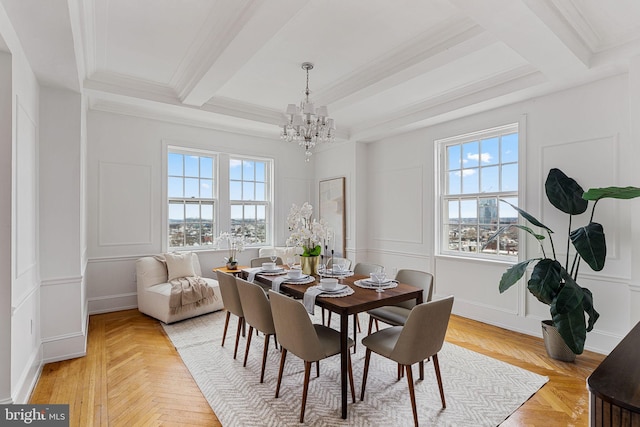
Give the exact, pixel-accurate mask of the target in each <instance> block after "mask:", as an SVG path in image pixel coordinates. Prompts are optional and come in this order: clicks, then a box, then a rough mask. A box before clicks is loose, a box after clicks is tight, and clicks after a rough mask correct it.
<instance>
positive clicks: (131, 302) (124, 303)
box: [88, 292, 138, 314]
mask: <svg viewBox="0 0 640 427" xmlns="http://www.w3.org/2000/svg"><path fill="white" fill-rule="evenodd" d="M88 307H89V314H100V313H111V312H113V311H122V310H130V309H132V308H138V294H137V292H129V293H125V294H115V295H108V296H104V297H95V298H89V306H88Z"/></svg>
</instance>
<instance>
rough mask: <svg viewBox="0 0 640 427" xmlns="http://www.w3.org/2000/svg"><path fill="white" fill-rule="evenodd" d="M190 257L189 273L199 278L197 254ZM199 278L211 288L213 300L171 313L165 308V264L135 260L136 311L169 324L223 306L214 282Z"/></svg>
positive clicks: (167, 288)
mask: <svg viewBox="0 0 640 427" xmlns="http://www.w3.org/2000/svg"><path fill="white" fill-rule="evenodd" d="M190 255H191V262H192V267H193V272H194V273H195V275H196V276H202V270H201V268H200V261H199V260H198V255H197V254H195V253H191V254H190ZM203 279H204V280H205V281H206V282H207V284H208V285H209V286H211V287H212V288H213V292H214V300H213V301H212V302H210V303H207V304H202V305H200V306H198V307H193V308H192V309H189V310H182V311H179V312H177V313H172V310H171V308H170V307H169V299H170V297H171V284H170V283H169V275H168V270H167V265H166V263H164V262H162V261H159V260H158V259H157V258H155V257H152V256H149V257H144V258H140V259H138V260H137V261H136V281H137V288H138V310H139V311H140V312H142V313H144V314H147V315H149V316H151V317H154V318H156V319H158V320H160V321H162V322H164V323H173V322H177V321H178V320H184V319H188V318H190V317H194V316H199V315H201V314H206V313H210V312H212V311H216V310H221V309H222V308H223V304H222V296H221V295H220V287H219V285H218V281H217V280H214V279H209V278H207V277H203Z"/></svg>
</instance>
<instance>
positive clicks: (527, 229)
mask: <svg viewBox="0 0 640 427" xmlns="http://www.w3.org/2000/svg"><path fill="white" fill-rule="evenodd" d="M511 228H519V229H520V230H524V231H526V232H527V233H529V234H530V235H532V236H533V237H534V238H535V239H536V240H544V239H545V237H544V236H543V235H542V234H538V233H536V232H535V231H533V230H532V229H531V228H529V227H527V226H526V225H520V224H511V225H507V226H504V227H500V228H499V229H498V231H496V232H495V233H493V234H492V235H491V236H490V237H489V238H488V239H487V241H486V242H484V244H483V245H482V250H484V249H485V248H486V247H487V246H488V245H489V243H491V242H493V241H494V240H496V239H497V238H498V237H499V236H500V235H501V234H502V233H504V232H505V231H507V230H509V229H511Z"/></svg>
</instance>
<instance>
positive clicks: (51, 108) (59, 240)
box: [38, 87, 88, 362]
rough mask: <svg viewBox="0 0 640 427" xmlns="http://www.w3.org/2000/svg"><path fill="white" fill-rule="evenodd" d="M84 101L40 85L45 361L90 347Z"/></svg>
mask: <svg viewBox="0 0 640 427" xmlns="http://www.w3.org/2000/svg"><path fill="white" fill-rule="evenodd" d="M84 116H85V112H84V104H83V102H82V96H81V95H80V94H78V93H75V92H72V91H69V90H65V89H53V88H48V87H42V88H41V90H40V117H41V123H40V130H41V131H40V163H39V169H38V170H39V173H40V232H39V234H40V254H41V255H40V259H41V266H40V276H41V281H42V285H41V300H42V303H41V313H42V341H43V357H44V361H45V362H51V361H56V360H60V359H65V358H69V357H78V356H82V355H84V354H85V352H86V339H87V320H88V314H87V307H86V297H85V289H84V288H85V271H84V267H85V266H84V263H83V256H84V253H83V252H84V251H85V247H86V243H85V241H84V239H85V233H84V231H83V226H84V223H85V221H84V219H83V212H84V207H83V205H82V204H83V202H84V197H83V187H84V176H83V175H82V174H83V162H84V160H83V156H84V150H83V144H84V140H83V138H84V131H83V122H84V119H83V118H84Z"/></svg>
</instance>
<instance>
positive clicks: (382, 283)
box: [360, 279, 393, 286]
mask: <svg viewBox="0 0 640 427" xmlns="http://www.w3.org/2000/svg"><path fill="white" fill-rule="evenodd" d="M360 282H361V283H364V284H365V285H367V286H378V284H380V285H382V286H384V285H388V284H389V283H393V280H385V281H384V282H380V283H378V282H374V281H372V280H370V279H362V280H361V281H360Z"/></svg>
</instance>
